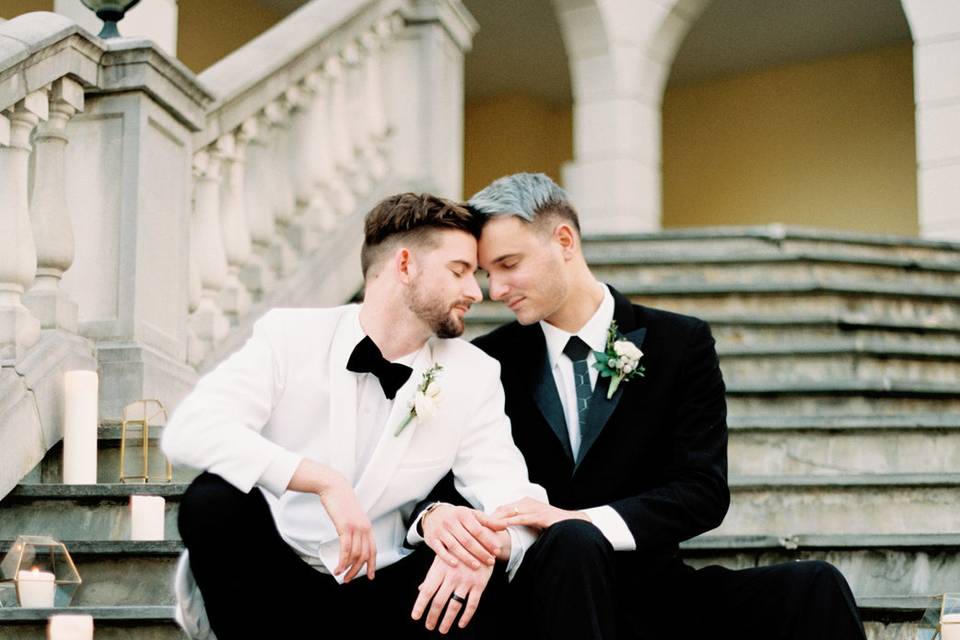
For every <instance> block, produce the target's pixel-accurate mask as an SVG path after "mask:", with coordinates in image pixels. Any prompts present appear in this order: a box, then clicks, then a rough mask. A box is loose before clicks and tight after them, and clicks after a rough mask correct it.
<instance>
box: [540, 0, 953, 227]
mask: <svg viewBox="0 0 960 640" xmlns="http://www.w3.org/2000/svg"><path fill="white" fill-rule="evenodd" d="M709 2H710V0H554V8H555V10H556V12H557V16H558V19H559V21H560V24H561V28H562V31H563V37H564V42H565V44H566V48H567V53H568V58H569V62H570V69H571V78H572V82H573V97H574V107H573V110H574V114H573V123H574V131H573V136H574V159H573V161H572V162H570V163H569V164H568V165H567V166H565V167H564V183H565V185H566V186H567V188H568V190H569V191H570V192H571V194H572V196H573V198H574V201H575V202H576V203H577V205H578V207H579V209H580V211H581V215H582V217H583V221H584V227H585V229H586V230H587V231H588V232H595V233H596V232H600V233H602V232H631V231H637V232H642V231H653V230H656V229H659V228H660V218H661V210H662V195H661V174H662V171H661V149H660V144H661V123H662V117H661V111H660V107H661V103H662V99H663V92H664V88H665V85H666V82H667V79H668V77H669V73H670V68H671V66H672V63H673V59H674V56H675V55H676V52H677V49H678V48H679V46H680V44H681V43H682V41H683V39H684V37H685V36H686V34H687V32H688V31H689V29H690V27H691V26H692V25H693V23H694V22H695V21H696V19H697V18H698V17H699V16H700V14H701V13H702V12H703V10H704V9H705V8H706V6H707V5H708V4H709ZM901 4H902V6H903V9H904V13H905V14H906V16H907V21H908V23H909V26H910V29H911V33H912V37H913V41H914V70H915V71H914V84H915V101H916V130H917V149H916V151H917V154H916V155H917V188H918V213H919V223H920V232H921V235H923V236H926V237H937V238H951V239H960V151H958V150H960V4H958V3H956V2H954V1H953V0H901Z"/></svg>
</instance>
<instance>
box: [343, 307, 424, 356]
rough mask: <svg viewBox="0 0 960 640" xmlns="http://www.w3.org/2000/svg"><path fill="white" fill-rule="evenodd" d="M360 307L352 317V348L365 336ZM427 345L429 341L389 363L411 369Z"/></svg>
mask: <svg viewBox="0 0 960 640" xmlns="http://www.w3.org/2000/svg"><path fill="white" fill-rule="evenodd" d="M362 306H363V305H362V304H360V305H357V311H356V313H355V314H354V315H353V344H354V346H356V345H357V344H359V343H360V341H361V340H363V339H364V337H366V335H367V334H366V332H364V330H363V326H362V325H361V324H360V309H361V308H362ZM374 344H376V343H374ZM428 344H430V341H429V340H427V341H426V342H424V343H423V344H422V345H421V346H420V348H419V349H414V350H413V351H411V352H410V353H405V354H404V355H402V356H400V357H399V358H394V359H393V360H391V361H390V362H395V363H397V364H405V365H407V366H408V367H413V363H414V362H416V360H417V356H419V355H420V353H421V352H422V351H423V350H424V349H425V348H426V347H427V345H428ZM379 346H380V345H377V348H379Z"/></svg>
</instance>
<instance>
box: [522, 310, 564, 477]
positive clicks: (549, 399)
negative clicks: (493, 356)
mask: <svg viewBox="0 0 960 640" xmlns="http://www.w3.org/2000/svg"><path fill="white" fill-rule="evenodd" d="M528 331H529V333H530V336H529V343H528V344H530V347H531V353H530V356H529V358H528V359H525V360H521V362H524V361H525V362H530V363H533V362H536V363H539V365H538V366H536V367H531V369H532V370H533V372H534V373H533V377H532V378H531V379H530V383H531V389H530V390H531V393H532V394H533V399H534V401H535V402H536V404H537V407H538V408H539V409H540V413H542V414H543V417H544V419H545V420H546V421H547V424H549V425H550V429H551V430H553V433H554V434H555V435H556V436H557V439H558V440H560V445H561V446H562V447H563V451H564V453H566V454H567V458H569V459H570V461H571V462H573V449H572V448H571V447H570V434H569V433H568V432H567V419H566V417H565V416H564V414H563V404H562V403H561V402H560V393H559V392H558V391H557V382H556V380H555V379H554V377H553V371H551V370H550V358H548V357H547V342H546V340H545V339H544V337H543V329H541V328H540V325H539V324H537V325H535V328H534V327H531V328H530V329H528Z"/></svg>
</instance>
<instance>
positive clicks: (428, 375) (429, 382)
mask: <svg viewBox="0 0 960 640" xmlns="http://www.w3.org/2000/svg"><path fill="white" fill-rule="evenodd" d="M441 371H443V366H442V365H439V364H435V365H433V366H432V367H430V368H429V369H427V370H426V371H424V372H423V378H422V379H421V380H420V384H419V385H418V386H417V392H416V393H415V394H414V396H413V400H412V401H411V402H410V411H408V412H407V415H406V416H405V417H404V418H403V420H402V421H401V422H400V424H399V425H397V430H396V431H394V432H393V435H394V436H399V435H400V433H401V432H402V431H403V430H404V429H406V428H407V425H408V424H410V421H411V420H413V419H414V418H420V419H422V420H429V419H430V418H432V417H433V416H435V415H437V407H438V406H439V405H440V385H439V384H438V383H437V375H438V374H439V373H440V372H441Z"/></svg>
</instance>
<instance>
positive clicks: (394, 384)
mask: <svg viewBox="0 0 960 640" xmlns="http://www.w3.org/2000/svg"><path fill="white" fill-rule="evenodd" d="M347 370H348V371H353V372H354V373H372V374H373V375H375V376H377V379H378V380H379V381H380V387H381V388H382V389H383V395H385V396H387V398H389V399H390V400H393V399H394V398H395V397H396V395H397V390H399V389H400V387H402V386H403V385H404V383H405V382H406V381H407V380H408V379H409V378H410V374H411V373H413V369H411V368H410V367H408V366H407V365H404V364H397V363H396V362H390V361H388V360H387V359H386V358H384V357H383V353H381V352H380V348H379V347H377V345H375V344H374V343H373V340H371V339H370V336H364V338H363V340H361V341H360V342H358V343H357V346H356V347H354V348H353V353H351V354H350V359H349V360H347Z"/></svg>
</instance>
